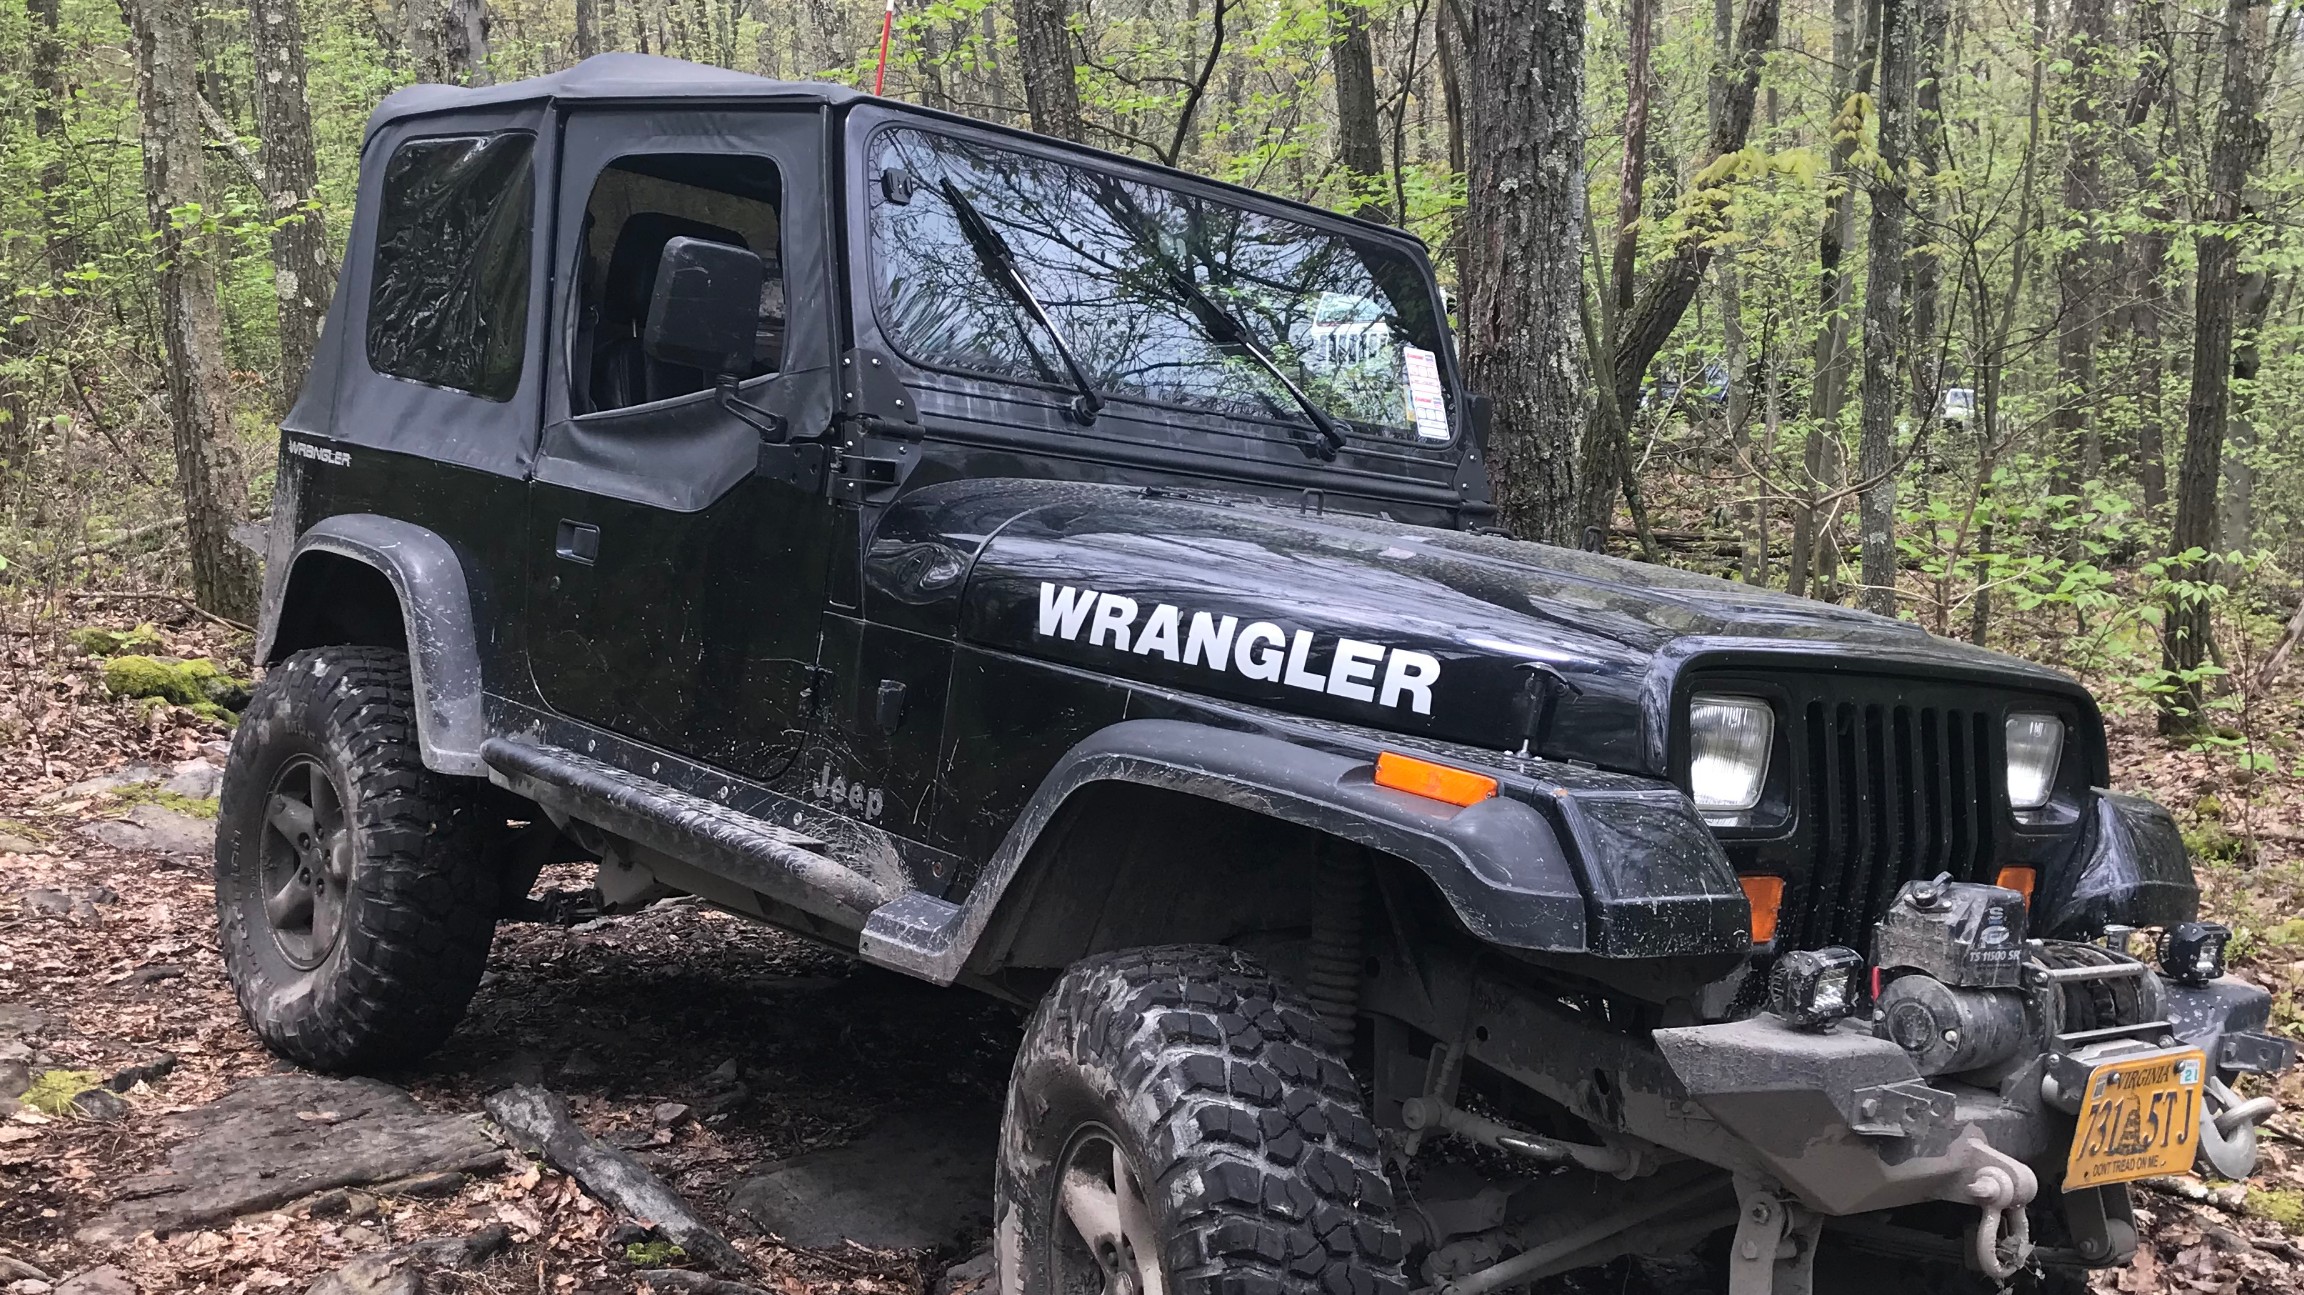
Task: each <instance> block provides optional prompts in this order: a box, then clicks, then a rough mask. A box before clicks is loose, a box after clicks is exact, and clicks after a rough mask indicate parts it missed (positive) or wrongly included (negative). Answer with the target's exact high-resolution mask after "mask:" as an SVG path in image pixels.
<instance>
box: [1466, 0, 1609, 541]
mask: <svg viewBox="0 0 2304 1295" xmlns="http://www.w3.org/2000/svg"><path fill="white" fill-rule="evenodd" d="M1465 8H1466V9H1467V10H1468V11H1469V13H1468V18H1469V23H1468V25H1469V30H1467V31H1465V32H1463V33H1462V35H1463V36H1464V38H1465V39H1464V44H1465V50H1464V52H1465V54H1466V56H1467V57H1468V60H1469V66H1468V67H1466V68H1465V69H1464V71H1465V74H1466V75H1465V77H1464V80H1465V83H1466V84H1467V85H1471V86H1478V87H1480V93H1479V94H1478V95H1477V96H1476V97H1472V98H1469V99H1468V100H1467V101H1466V102H1465V103H1464V105H1463V108H1464V152H1465V155H1466V158H1467V160H1468V162H1469V167H1468V170H1467V174H1466V177H1465V180H1466V190H1465V205H1464V218H1463V220H1462V222H1461V227H1462V229H1463V230H1464V256H1465V259H1466V261H1467V262H1468V263H1469V264H1471V265H1474V266H1477V274H1476V276H1475V278H1474V280H1473V281H1474V284H1475V286H1474V289H1473V292H1472V295H1471V297H1470V300H1469V302H1468V303H1467V305H1466V307H1465V309H1464V310H1463V312H1462V313H1463V319H1464V368H1465V374H1466V377H1467V379H1468V380H1469V382H1470V384H1471V386H1472V388H1473V389H1474V390H1476V391H1481V392H1485V393H1486V394H1487V395H1488V396H1489V398H1490V399H1491V400H1492V401H1493V402H1494V409H1495V431H1494V434H1493V439H1492V441H1491V444H1490V447H1489V469H1490V471H1491V473H1492V475H1493V479H1494V482H1495V488H1496V502H1497V508H1498V511H1499V512H1500V514H1501V515H1502V519H1503V521H1504V523H1505V525H1506V526H1507V527H1508V528H1510V529H1511V530H1512V532H1513V533H1514V534H1516V535H1518V536H1520V537H1521V538H1523V539H1532V540H1542V541H1546V542H1549V543H1553V544H1568V543H1572V542H1574V540H1575V539H1576V520H1577V517H1576V434H1577V429H1578V427H1579V426H1580V424H1581V423H1582V422H1583V419H1584V414H1585V403H1584V401H1585V394H1586V393H1585V388H1584V364H1583V356H1582V347H1581V339H1580V338H1579V336H1578V333H1579V331H1580V328H1581V325H1580V323H1579V318H1580V316H1579V312H1578V301H1577V298H1578V296H1579V291H1580V288H1581V285H1582V283H1583V272H1582V265H1581V259H1582V249H1583V243H1584V238H1583V234H1584V169H1583V161H1582V159H1583V156H1584V103H1583V95H1584V85H1583V81H1584V76H1583V71H1584V6H1582V5H1580V4H1573V5H1570V4H1563V5H1544V6H1540V7H1534V8H1531V7H1530V6H1527V5H1523V4H1518V3H1515V2H1514V0H1468V3H1467V4H1466V5H1465Z"/></svg>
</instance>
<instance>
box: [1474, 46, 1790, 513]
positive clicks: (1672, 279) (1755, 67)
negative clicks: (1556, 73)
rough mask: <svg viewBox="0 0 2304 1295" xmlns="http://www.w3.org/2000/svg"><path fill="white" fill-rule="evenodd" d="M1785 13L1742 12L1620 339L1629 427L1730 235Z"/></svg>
mask: <svg viewBox="0 0 2304 1295" xmlns="http://www.w3.org/2000/svg"><path fill="white" fill-rule="evenodd" d="M1779 12H1780V0H1751V6H1750V7H1749V8H1747V9H1746V10H1745V11H1744V23H1743V26H1742V27H1740V28H1738V30H1737V33H1736V63H1735V67H1734V70H1733V74H1732V79H1731V80H1730V81H1729V82H1728V83H1727V90H1726V93H1725V95H1724V96H1723V111H1722V113H1721V115H1720V121H1719V124H1718V126H1717V127H1716V128H1715V129H1714V130H1713V132H1712V138H1711V140H1710V141H1709V142H1708V146H1707V149H1706V152H1705V154H1704V156H1703V157H1701V158H1700V159H1698V163H1697V167H1696V178H1695V181H1694V182H1693V183H1692V184H1690V185H1689V186H1688V191H1687V192H1686V193H1684V194H1682V195H1681V196H1680V199H1679V203H1678V207H1679V210H1678V212H1677V213H1676V215H1677V217H1678V219H1677V221H1676V222H1675V223H1676V225H1677V228H1678V234H1677V236H1676V237H1675V239H1674V241H1673V244H1672V246H1671V249H1670V250H1669V251H1668V252H1667V253H1666V254H1665V255H1664V257H1663V258H1662V260H1661V262H1660V263H1659V264H1658V265H1657V267H1656V271H1655V273H1654V274H1652V275H1650V276H1649V279H1648V284H1647V286H1646V287H1645V288H1643V289H1642V290H1641V292H1640V294H1639V299H1638V302H1637V304H1635V305H1634V307H1633V309H1632V313H1631V314H1630V315H1629V316H1627V317H1626V318H1625V319H1624V321H1623V325H1622V327H1621V329H1620V330H1619V331H1618V333H1617V336H1616V346H1615V356H1614V366H1613V367H1614V372H1615V378H1616V382H1615V391H1614V393H1613V396H1614V399H1615V401H1616V404H1617V407H1618V409H1619V410H1620V411H1621V412H1622V417H1623V419H1624V422H1625V424H1626V425H1627V426H1629V425H1630V424H1631V422H1632V419H1633V417H1634V415H1635V414H1637V413H1638V411H1639V408H1640V384H1641V382H1642V380H1643V379H1644V378H1646V376H1647V373H1648V366H1649V365H1650V364H1651V363H1654V362H1655V359H1656V353H1657V352H1658V351H1661V350H1663V349H1664V343H1666V342H1667V341H1670V340H1671V337H1672V330H1673V329H1675V328H1678V327H1679V326H1680V319H1681V316H1683V315H1685V314H1687V313H1688V307H1689V304H1690V303H1692V302H1694V301H1695V300H1696V290H1697V289H1698V288H1699V287H1701V286H1703V282H1704V271H1705V268H1706V267H1707V266H1709V265H1710V264H1711V263H1712V252H1713V249H1714V248H1716V247H1717V246H1718V245H1719V242H1720V238H1721V236H1722V235H1724V234H1725V233H1726V232H1727V229H1728V217H1727V209H1726V204H1725V203H1721V202H1719V201H1717V198H1718V195H1719V191H1720V190H1722V189H1723V188H1725V187H1726V186H1727V185H1728V183H1729V182H1730V180H1732V179H1733V178H1734V174H1735V169H1734V166H1733V165H1732V164H1724V163H1723V162H1722V159H1723V158H1726V157H1727V156H1728V155H1729V154H1731V153H1736V152H1740V151H1741V150H1742V149H1743V147H1744V141H1745V140H1746V139H1747V138H1748V137H1749V136H1750V135H1751V132H1752V110H1753V105H1754V104H1755V103H1756V102H1757V101H1758V97H1759V90H1760V68H1761V64H1762V62H1763V61H1764V60H1765V59H1766V57H1767V53H1768V50H1769V49H1770V48H1771V47H1772V46H1774V45H1775V43H1776V25H1777V17H1778V14H1779ZM1477 83H1478V81H1477V78H1475V84H1477ZM1606 448H1608V447H1606V446H1604V445H1602V444H1601V443H1600V438H1598V437H1596V436H1591V435H1590V434H1589V433H1588V434H1587V436H1586V449H1585V453H1584V461H1583V476H1584V481H1583V495H1582V500H1581V512H1580V515H1581V518H1582V525H1584V526H1601V527H1605V526H1606V525H1607V524H1608V518H1609V517H1610V515H1611V514H1612V513H1613V512H1614V510H1615V506H1616V496H1617V494H1618V492H1619V491H1620V490H1621V488H1622V485H1621V482H1620V480H1619V478H1618V477H1617V471H1618V469H1617V464H1618V462H1619V459H1618V457H1617V456H1616V455H1615V454H1614V453H1613V452H1609V453H1601V452H1600V451H1601V450H1603V449H1606Z"/></svg>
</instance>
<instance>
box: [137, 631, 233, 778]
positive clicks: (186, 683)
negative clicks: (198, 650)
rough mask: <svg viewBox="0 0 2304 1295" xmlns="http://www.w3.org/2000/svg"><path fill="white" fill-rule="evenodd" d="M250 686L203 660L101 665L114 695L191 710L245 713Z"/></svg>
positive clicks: (141, 659)
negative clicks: (157, 700) (156, 700)
mask: <svg viewBox="0 0 2304 1295" xmlns="http://www.w3.org/2000/svg"><path fill="white" fill-rule="evenodd" d="M251 686H252V685H250V684H249V682H248V681H247V680H245V679H235V678H233V677H232V676H231V675H229V674H226V673H225V672H224V668H223V667H222V666H219V665H217V664H216V663H215V662H214V661H210V660H208V659H207V658H205V657H202V658H198V659H196V660H191V661H179V660H177V659H175V658H174V657H164V656H116V657H113V658H112V659H111V660H109V661H106V662H105V663H104V687H105V690H106V691H108V692H110V693H111V694H112V695H113V696H115V697H122V698H127V697H158V698H160V699H162V700H164V701H168V702H173V703H174V704H176V705H178V706H186V707H190V708H192V709H194V710H198V709H199V708H200V707H201V706H203V705H207V706H214V707H218V708H221V709H223V710H227V711H240V710H245V709H246V708H247V706H248V692H249V689H250V687H251ZM163 776H165V775H163Z"/></svg>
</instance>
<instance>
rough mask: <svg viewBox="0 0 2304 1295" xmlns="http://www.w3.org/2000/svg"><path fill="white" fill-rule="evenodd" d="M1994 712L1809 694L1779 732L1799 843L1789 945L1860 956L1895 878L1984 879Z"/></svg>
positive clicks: (1996, 778)
mask: <svg viewBox="0 0 2304 1295" xmlns="http://www.w3.org/2000/svg"><path fill="white" fill-rule="evenodd" d="M1998 727H1999V721H1998V720H1997V718H1996V716H1995V714H1994V713H1987V712H1984V711H1979V710H1968V709H1962V708H1959V707H1957V706H1951V705H1945V706H1929V705H1912V704H1909V703H1905V702H1895V701H1860V700H1827V699H1821V698H1813V699H1809V700H1807V701H1805V702H1804V703H1803V704H1801V705H1800V707H1799V716H1798V719H1797V721H1796V722H1795V724H1794V725H1793V726H1792V728H1793V731H1792V733H1791V734H1789V736H1790V737H1791V739H1792V742H1793V744H1794V745H1795V746H1796V748H1797V750H1798V752H1799V755H1798V756H1797V757H1796V758H1795V765H1796V766H1804V767H1796V769H1795V773H1796V775H1797V781H1796V782H1795V784H1794V788H1793V793H1792V800H1793V806H1794V812H1795V814H1796V815H1797V818H1798V820H1799V822H1800V824H1801V826H1800V835H1801V836H1802V837H1804V838H1805V839H1806V842H1807V844H1808V845H1809V847H1810V859H1811V860H1812V866H1811V867H1810V868H1809V869H1808V874H1809V875H1808V878H1807V881H1808V884H1807V885H1806V886H1805V887H1798V886H1795V887H1793V888H1792V891H1793V895H1794V896H1796V898H1794V900H1793V902H1794V903H1797V904H1798V905H1799V913H1798V916H1797V918H1796V919H1795V924H1792V925H1789V926H1788V927H1787V929H1790V930H1797V931H1799V932H1801V934H1802V937H1803V938H1802V940H1801V942H1800V944H1799V946H1798V947H1801V948H1808V949H1814V948H1820V947H1822V946H1824V945H1828V944H1844V945H1848V946H1850V947H1853V948H1855V949H1858V950H1860V951H1863V952H1867V953H1869V952H1870V946H1871V942H1872V924H1873V923H1874V922H1875V921H1877V920H1879V917H1880V914H1881V913H1882V912H1883V911H1885V910H1886V908H1887V906H1888V902H1889V901H1890V900H1891V899H1893V898H1895V895H1896V892H1897V890H1898V889H1900V888H1901V887H1902V886H1903V885H1904V883H1906V882H1908V881H1916V880H1920V879H1923V878H1927V877H1934V876H1937V875H1938V874H1940V873H1947V872H1948V873H1951V874H1952V877H1953V879H1954V880H1957V881H1989V880H1991V879H1992V877H1993V875H1994V866H1993V865H1994V858H1995V854H1996V848H1997V844H1998V842H1997V837H1998V833H1997V831H1996V824H1997V823H1998V821H1999V811H1998V806H1999V805H2000V803H2001V801H2002V795H2001V786H2000V784H2001V782H2002V780H2003V778H2004V776H2005V775H2004V773H2003V771H2002V767H2001V766H2002V760H2001V757H2000V755H1999V738H2000V734H1999V733H1998V732H1997V729H1998Z"/></svg>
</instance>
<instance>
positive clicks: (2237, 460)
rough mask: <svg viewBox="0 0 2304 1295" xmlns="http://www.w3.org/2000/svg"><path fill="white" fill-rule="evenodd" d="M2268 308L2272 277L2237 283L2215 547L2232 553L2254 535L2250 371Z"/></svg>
mask: <svg viewBox="0 0 2304 1295" xmlns="http://www.w3.org/2000/svg"><path fill="white" fill-rule="evenodd" d="M2271 306H2272V275H2271V274H2270V272H2268V271H2265V270H2257V271H2254V272H2253V273H2250V274H2248V275H2245V276H2243V277H2242V278H2241V280H2240V304H2239V312H2238V313H2239V320H2238V325H2237V333H2236V335H2235V337H2234V338H2233V343H2232V381H2233V383H2234V389H2233V392H2232V414H2231V421H2230V423H2229V424H2228V425H2227V427H2226V429H2225V436H2226V441H2227V444H2226V445H2225V447H2224V505H2223V508H2222V510H2221V511H2222V518H2221V525H2220V527H2219V529H2220V530H2221V531H2222V539H2221V540H2220V541H2219V547H2221V548H2222V549H2223V550H2224V551H2225V552H2227V553H2229V552H2233V551H2236V550H2240V549H2246V548H2248V547H2250V541H2251V540H2253V539H2254V537H2255V531H2256V462H2255V458H2254V454H2255V450H2256V420H2255V418H2254V417H2253V408H2254V406H2255V403H2256V399H2255V396H2256V393H2255V385H2256V371H2257V370H2258V369H2259V368H2261V367H2262V365H2263V355H2262V352H2261V351H2260V350H2259V349H2258V347H2257V345H2256V339H2257V337H2258V335H2259V334H2261V333H2262V332H2263V331H2264V319H2265V316H2266V315H2267V314H2268V313H2269V311H2270V309H2271Z"/></svg>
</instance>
